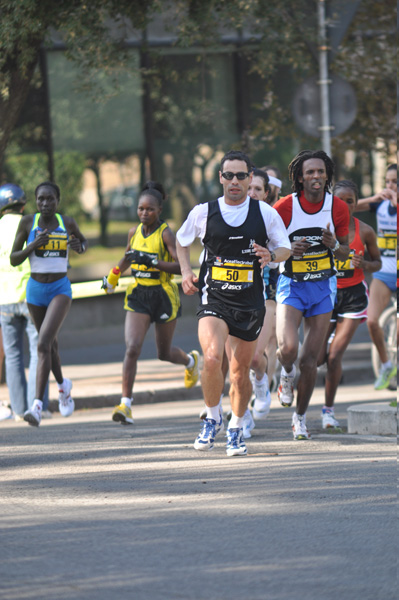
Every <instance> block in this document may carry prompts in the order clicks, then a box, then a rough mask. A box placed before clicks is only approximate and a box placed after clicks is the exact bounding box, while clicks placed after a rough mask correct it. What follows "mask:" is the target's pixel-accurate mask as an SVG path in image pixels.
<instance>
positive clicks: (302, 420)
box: [292, 412, 310, 440]
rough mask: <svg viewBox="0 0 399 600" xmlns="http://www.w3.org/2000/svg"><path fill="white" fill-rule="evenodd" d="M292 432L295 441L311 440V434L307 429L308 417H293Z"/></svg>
mask: <svg viewBox="0 0 399 600" xmlns="http://www.w3.org/2000/svg"><path fill="white" fill-rule="evenodd" d="M292 431H293V433H294V440H310V433H309V431H308V430H307V429H306V415H298V414H297V413H296V412H295V413H294V414H293V415H292Z"/></svg>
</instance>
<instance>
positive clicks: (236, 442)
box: [226, 427, 247, 456]
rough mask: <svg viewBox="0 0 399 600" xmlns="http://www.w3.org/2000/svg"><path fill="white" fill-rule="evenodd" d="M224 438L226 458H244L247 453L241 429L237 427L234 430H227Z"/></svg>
mask: <svg viewBox="0 0 399 600" xmlns="http://www.w3.org/2000/svg"><path fill="white" fill-rule="evenodd" d="M226 436H227V444H226V454H227V456H245V455H246V453H247V447H246V445H245V442H244V435H243V430H242V427H237V428H236V429H228V430H227V431H226Z"/></svg>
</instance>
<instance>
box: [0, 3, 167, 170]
mask: <svg viewBox="0 0 399 600" xmlns="http://www.w3.org/2000/svg"><path fill="white" fill-rule="evenodd" d="M157 8H159V4H158V3H157V2H156V1H154V2H153V1H152V0H146V2H142V1H141V0H91V2H86V1H84V0H57V2H54V0H18V2H16V1H15V0H0V15H1V18H0V173H1V171H2V165H3V161H4V152H5V149H6V147H7V144H8V142H9V140H10V136H11V133H12V131H13V129H14V127H15V125H16V123H17V120H18V117H19V114H20V112H21V110H22V108H23V105H24V103H25V100H26V98H27V94H28V91H29V86H30V83H31V80H32V77H33V73H34V71H35V68H36V65H37V62H38V59H39V53H40V48H41V47H42V45H43V44H46V43H47V42H48V40H49V34H50V31H52V32H54V31H55V32H57V33H58V35H59V42H60V44H62V45H63V46H64V47H65V49H66V52H67V55H68V57H69V58H71V59H73V60H75V61H77V63H78V64H79V66H80V71H81V80H82V82H83V83H84V82H85V77H87V78H88V80H89V78H90V77H89V74H90V70H91V69H93V68H99V67H101V68H102V69H104V70H115V69H117V67H118V65H121V64H123V61H124V39H125V36H126V26H127V23H126V18H130V19H131V22H132V23H133V25H134V27H136V28H137V29H140V28H143V27H145V25H146V23H147V18H149V16H150V15H151V14H152V13H153V11H154V10H156V9H157ZM122 15H123V16H122ZM111 22H112V27H110V23H111ZM129 24H130V23H129Z"/></svg>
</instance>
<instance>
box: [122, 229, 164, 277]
mask: <svg viewBox="0 0 399 600" xmlns="http://www.w3.org/2000/svg"><path fill="white" fill-rule="evenodd" d="M167 227H168V224H167V223H165V222H162V223H161V224H160V225H159V227H158V228H157V229H156V230H155V231H153V232H152V233H151V234H150V235H148V236H144V235H143V225H142V224H141V223H140V225H139V226H138V227H137V229H136V231H135V233H134V235H133V236H132V238H131V240H130V248H131V249H132V250H138V251H140V252H146V253H147V254H149V255H150V256H151V258H156V259H158V260H162V261H165V262H172V261H173V259H172V256H171V255H170V252H169V250H168V249H167V247H166V246H165V244H164V241H163V239H162V233H163V232H164V231H165V229H166V228H167ZM131 269H132V275H133V276H134V277H136V279H137V283H138V284H139V285H146V286H154V285H162V284H163V283H168V282H169V281H170V280H171V279H173V275H172V274H171V273H165V272H164V271H159V270H158V269H157V268H156V267H146V266H145V265H138V264H137V263H134V262H132V263H131Z"/></svg>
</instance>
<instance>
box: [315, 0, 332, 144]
mask: <svg viewBox="0 0 399 600" xmlns="http://www.w3.org/2000/svg"><path fill="white" fill-rule="evenodd" d="M318 14H319V40H320V41H319V44H320V45H319V81H318V84H319V86H320V106H321V126H320V127H319V129H320V132H321V141H322V146H323V150H324V152H326V154H328V156H331V129H332V127H331V125H330V100H329V85H330V84H331V80H330V79H329V78H328V46H327V35H326V7H325V0H319V5H318Z"/></svg>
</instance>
